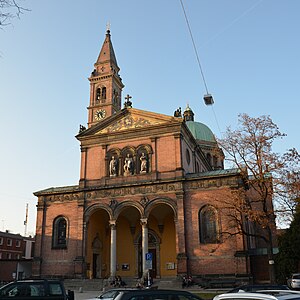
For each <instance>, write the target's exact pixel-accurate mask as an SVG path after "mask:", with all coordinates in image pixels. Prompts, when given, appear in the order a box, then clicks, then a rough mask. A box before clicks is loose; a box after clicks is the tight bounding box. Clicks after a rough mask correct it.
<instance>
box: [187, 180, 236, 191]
mask: <svg viewBox="0 0 300 300" xmlns="http://www.w3.org/2000/svg"><path fill="white" fill-rule="evenodd" d="M238 185H239V181H238V178H218V179H201V180H194V181H190V182H187V183H186V186H185V187H186V190H193V189H209V188H218V187H222V186H227V187H228V186H229V187H237V186H238Z"/></svg>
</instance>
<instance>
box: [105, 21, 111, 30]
mask: <svg viewBox="0 0 300 300" xmlns="http://www.w3.org/2000/svg"><path fill="white" fill-rule="evenodd" d="M106 31H110V23H109V22H107V23H106Z"/></svg>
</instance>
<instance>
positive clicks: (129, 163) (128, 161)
mask: <svg viewBox="0 0 300 300" xmlns="http://www.w3.org/2000/svg"><path fill="white" fill-rule="evenodd" d="M132 172H133V160H132V157H130V154H129V153H128V154H127V156H126V158H125V161H124V175H125V176H127V175H131V174H132Z"/></svg>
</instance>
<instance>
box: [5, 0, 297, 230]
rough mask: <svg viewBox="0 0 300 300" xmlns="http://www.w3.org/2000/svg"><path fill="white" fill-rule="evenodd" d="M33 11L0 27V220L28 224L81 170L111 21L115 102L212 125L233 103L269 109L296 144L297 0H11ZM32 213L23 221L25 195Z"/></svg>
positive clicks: (256, 110)
mask: <svg viewBox="0 0 300 300" xmlns="http://www.w3.org/2000/svg"><path fill="white" fill-rule="evenodd" d="M19 2H20V4H21V5H22V6H24V7H26V8H27V9H29V10H30V11H27V12H24V13H23V14H22V15H21V17H20V19H18V18H16V19H14V20H12V25H10V26H6V27H5V28H3V29H2V30H0V128H2V134H1V147H0V166H1V172H0V182H1V186H0V231H4V230H10V231H11V232H13V233H20V234H25V233H26V234H27V235H28V234H31V235H33V234H34V233H35V219H36V203H37V197H35V196H34V195H33V193H34V192H35V191H39V190H42V189H45V188H49V187H55V186H66V185H75V184H78V182H79V167H80V145H79V142H78V141H77V140H76V138H75V135H76V134H77V133H78V130H79V125H80V124H83V125H86V123H87V109H86V108H87V106H88V104H89V81H88V79H87V78H88V77H89V75H90V73H91V72H92V71H93V68H94V66H93V65H94V63H95V62H96V60H97V57H98V54H99V52H100V49H101V46H102V43H103V41H104V38H105V33H106V26H107V23H108V22H109V23H110V30H111V39H112V43H113V47H114V51H115V54H116V57H117V61H118V65H119V67H120V69H121V71H120V75H121V77H122V79H123V83H124V84H125V88H124V89H123V95H122V96H123V102H124V97H125V96H126V95H127V94H130V95H131V96H132V99H131V100H132V102H133V107H135V108H138V109H143V110H148V111H154V112H158V113H162V114H166V115H173V113H174V111H175V110H176V109H177V108H178V107H182V109H184V108H185V107H186V105H187V104H189V106H190V107H191V108H192V109H193V111H194V113H195V120H196V121H199V122H202V123H205V124H206V125H207V126H209V127H210V128H211V130H212V131H213V132H214V133H215V135H216V136H217V137H222V133H223V132H224V131H225V129H226V127H227V126H231V127H232V128H236V126H237V120H238V114H239V113H247V114H249V115H250V116H252V117H258V116H261V115H270V116H271V118H272V119H273V121H274V122H275V123H276V124H277V125H278V127H279V129H280V130H281V132H284V133H286V134H287V137H286V138H284V139H283V140H281V141H280V142H278V143H276V144H275V147H274V151H276V152H279V153H283V152H284V151H286V150H287V149H289V148H292V147H295V148H297V149H298V150H299V149H300V139H299V132H298V128H299V125H298V124H297V123H298V119H299V112H300V89H299V79H300V76H299V75H300V74H299V72H300V59H299V53H300V39H299V28H300V18H299V11H300V1H298V0H243V1H241V0H183V4H184V7H185V10H186V14H187V16H188V20H189V24H190V27H191V30H192V34H193V38H194V42H195V46H196V49H197V52H198V56H199V59H200V63H201V66H202V70H203V73H204V77H205V81H206V84H207V88H208V92H209V93H210V94H212V95H213V97H214V101H215V103H214V105H213V106H205V104H204V101H203V95H204V94H206V89H205V85H204V83H203V80H202V77H201V73H200V70H199V65H198V63H197V59H196V56H195V52H194V48H193V44H192V40H191V37H190V35H189V31H188V27H187V24H186V21H185V18H184V13H183V10H182V7H181V4H180V0H151V1H146V0H127V1H124V0H109V1H104V0H85V1H78V0H64V1H61V0H44V1H38V0H19ZM27 203H28V207H29V211H28V212H29V213H28V223H27V228H25V226H24V220H25V211H26V204H27Z"/></svg>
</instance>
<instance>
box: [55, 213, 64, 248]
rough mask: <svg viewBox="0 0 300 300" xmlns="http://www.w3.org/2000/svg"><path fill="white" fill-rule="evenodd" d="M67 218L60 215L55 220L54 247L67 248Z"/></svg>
mask: <svg viewBox="0 0 300 300" xmlns="http://www.w3.org/2000/svg"><path fill="white" fill-rule="evenodd" d="M67 233H68V228H67V220H66V218H64V217H58V218H56V219H55V220H54V222H53V231H52V248H59V249H65V248H67Z"/></svg>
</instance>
